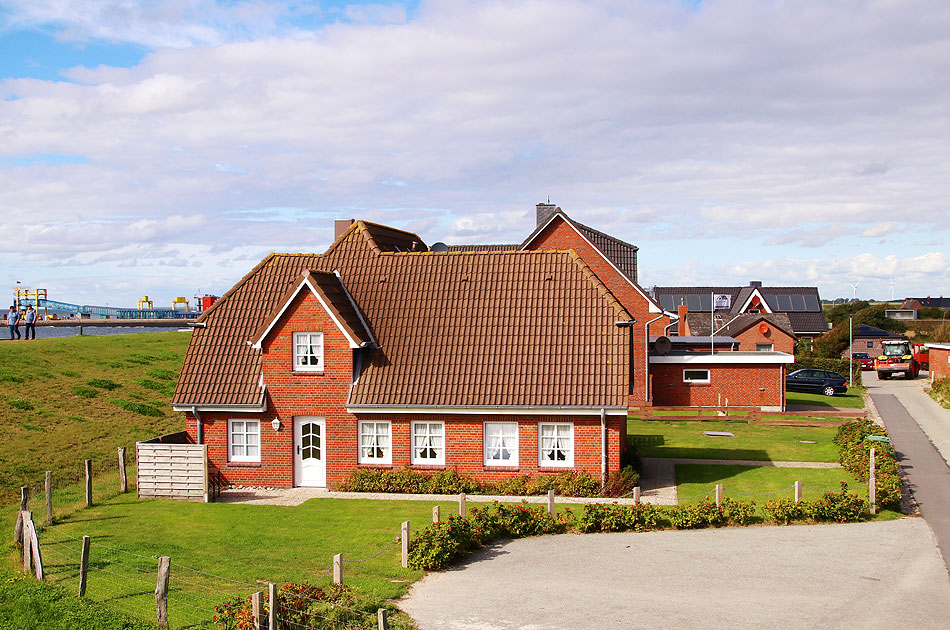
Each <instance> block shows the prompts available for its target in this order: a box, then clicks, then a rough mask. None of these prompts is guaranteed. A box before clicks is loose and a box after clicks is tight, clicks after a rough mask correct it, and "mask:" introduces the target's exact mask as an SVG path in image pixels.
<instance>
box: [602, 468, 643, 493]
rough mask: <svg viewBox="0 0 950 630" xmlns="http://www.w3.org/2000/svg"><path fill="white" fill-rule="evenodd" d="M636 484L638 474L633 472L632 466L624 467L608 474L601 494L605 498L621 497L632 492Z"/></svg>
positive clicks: (638, 478)
mask: <svg viewBox="0 0 950 630" xmlns="http://www.w3.org/2000/svg"><path fill="white" fill-rule="evenodd" d="M638 483H640V473H638V472H637V471H636V470H634V468H633V466H625V467H624V468H622V469H620V470H617V471H614V472H612V473H610V475H609V476H608V477H607V483H606V484H604V490H603V492H602V493H601V494H603V496H605V497H622V496H623V495H625V494H628V493H629V492H630V491H631V490H633V488H634V487H636V485H637V484H638Z"/></svg>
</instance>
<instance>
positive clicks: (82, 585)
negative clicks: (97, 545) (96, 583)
mask: <svg viewBox="0 0 950 630" xmlns="http://www.w3.org/2000/svg"><path fill="white" fill-rule="evenodd" d="M89 542H90V539H89V536H83V537H82V553H80V554H79V596H80V597H85V596H86V580H87V576H88V575H89Z"/></svg>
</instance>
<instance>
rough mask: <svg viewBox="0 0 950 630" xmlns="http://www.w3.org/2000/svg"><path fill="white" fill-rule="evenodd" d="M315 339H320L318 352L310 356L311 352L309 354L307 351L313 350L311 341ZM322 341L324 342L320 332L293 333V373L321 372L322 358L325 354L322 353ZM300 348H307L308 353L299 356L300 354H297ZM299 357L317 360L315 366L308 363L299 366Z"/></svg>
mask: <svg viewBox="0 0 950 630" xmlns="http://www.w3.org/2000/svg"><path fill="white" fill-rule="evenodd" d="M316 337H319V339H320V352H319V353H313V354H312V353H311V352H309V350H312V349H313V345H314V344H313V341H312V340H313V339H314V338H316ZM323 340H324V337H323V333H322V332H308V331H302V332H295V333H294V372H322V371H323V365H324V363H323V356H324V354H325V353H324V351H323V350H324V348H323ZM301 348H307V349H308V351H307V352H306V353H305V354H303V355H301V354H300V353H298V350H300V349H301ZM301 356H306V357H315V358H316V359H317V364H316V365H310V364H309V363H308V364H301V363H300V359H301Z"/></svg>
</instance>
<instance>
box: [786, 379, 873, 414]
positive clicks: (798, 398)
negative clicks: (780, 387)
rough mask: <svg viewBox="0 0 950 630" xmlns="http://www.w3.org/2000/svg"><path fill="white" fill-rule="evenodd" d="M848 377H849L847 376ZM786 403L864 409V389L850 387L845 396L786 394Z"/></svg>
mask: <svg viewBox="0 0 950 630" xmlns="http://www.w3.org/2000/svg"><path fill="white" fill-rule="evenodd" d="M845 377H847V375H845ZM785 403H786V404H788V405H808V406H811V407H841V408H844V409H864V389H863V388H859V387H849V388H848V391H847V392H845V393H844V394H835V395H834V396H825V395H824V394H808V393H805V392H786V393H785Z"/></svg>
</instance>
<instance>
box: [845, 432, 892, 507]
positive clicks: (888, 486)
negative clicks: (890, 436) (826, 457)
mask: <svg viewBox="0 0 950 630" xmlns="http://www.w3.org/2000/svg"><path fill="white" fill-rule="evenodd" d="M869 435H883V436H887V431H886V430H885V429H884V427H880V426H878V425H876V424H874V423H873V422H871V421H870V420H865V419H862V420H855V421H854V422H848V423H847V424H843V425H841V427H839V428H838V433H837V434H836V435H835V438H834V442H835V444H837V445H838V449H839V461H840V462H841V465H842V466H843V467H844V469H845V470H847V471H848V472H850V473H851V474H853V475H854V476H855V477H857V478H858V479H860V480H861V481H865V482H866V481H868V477H869V473H870V471H869V468H870V461H871V448H874V449H875V452H874V468H875V471H874V472H875V477H876V479H877V503H878V505H880V506H881V507H886V508H891V509H900V504H901V477H900V470H899V469H898V467H897V459H896V458H895V457H894V449H893V447H892V446H891V445H890V444H887V443H886V442H871V441H868V440H867V439H866V438H867V436H869Z"/></svg>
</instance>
